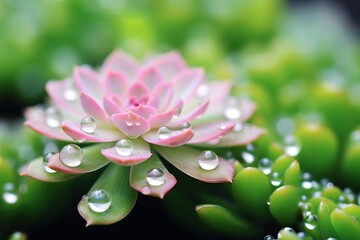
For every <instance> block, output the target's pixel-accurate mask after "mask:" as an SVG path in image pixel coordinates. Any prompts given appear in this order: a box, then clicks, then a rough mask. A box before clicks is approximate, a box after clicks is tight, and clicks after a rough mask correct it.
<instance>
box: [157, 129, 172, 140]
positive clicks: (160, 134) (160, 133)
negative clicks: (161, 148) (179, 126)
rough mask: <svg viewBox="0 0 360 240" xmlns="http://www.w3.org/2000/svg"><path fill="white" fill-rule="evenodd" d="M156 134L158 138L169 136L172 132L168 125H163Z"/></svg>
mask: <svg viewBox="0 0 360 240" xmlns="http://www.w3.org/2000/svg"><path fill="white" fill-rule="evenodd" d="M157 134H158V137H159V138H160V139H167V138H169V137H171V135H172V132H171V130H170V129H169V128H168V127H166V126H163V127H161V128H159V129H158V132H157Z"/></svg>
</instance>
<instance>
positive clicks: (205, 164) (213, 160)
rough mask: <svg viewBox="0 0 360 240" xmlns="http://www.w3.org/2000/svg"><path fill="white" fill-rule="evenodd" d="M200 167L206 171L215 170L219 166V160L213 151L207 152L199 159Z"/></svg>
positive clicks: (202, 153)
mask: <svg viewBox="0 0 360 240" xmlns="http://www.w3.org/2000/svg"><path fill="white" fill-rule="evenodd" d="M198 162H199V166H200V167H201V168H202V169H204V170H213V169H215V168H216V167H217V166H218V163H219V158H218V156H217V155H216V153H214V152H213V151H210V150H206V151H203V152H201V153H200V155H199V157H198Z"/></svg>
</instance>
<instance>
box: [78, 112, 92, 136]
mask: <svg viewBox="0 0 360 240" xmlns="http://www.w3.org/2000/svg"><path fill="white" fill-rule="evenodd" d="M80 128H81V131H83V132H86V133H94V132H95V130H96V120H95V119H94V118H93V117H91V116H86V117H84V118H83V119H82V120H81V122H80Z"/></svg>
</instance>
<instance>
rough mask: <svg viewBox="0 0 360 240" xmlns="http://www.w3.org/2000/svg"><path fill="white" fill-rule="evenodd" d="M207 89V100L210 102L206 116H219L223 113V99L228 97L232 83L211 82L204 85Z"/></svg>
mask: <svg viewBox="0 0 360 240" xmlns="http://www.w3.org/2000/svg"><path fill="white" fill-rule="evenodd" d="M206 84H207V85H208V87H209V94H207V96H206V97H207V98H208V99H209V100H210V105H209V108H208V109H209V110H208V111H207V112H206V115H211V114H214V113H215V114H219V112H222V111H223V108H224V102H225V99H226V98H227V97H228V96H229V92H230V88H231V85H232V83H231V82H230V81H225V80H222V81H213V82H209V83H206Z"/></svg>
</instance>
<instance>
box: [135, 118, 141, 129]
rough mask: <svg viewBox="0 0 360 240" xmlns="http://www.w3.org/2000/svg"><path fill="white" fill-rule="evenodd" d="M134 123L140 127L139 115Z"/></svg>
mask: <svg viewBox="0 0 360 240" xmlns="http://www.w3.org/2000/svg"><path fill="white" fill-rule="evenodd" d="M134 124H135V126H137V127H139V126H140V125H141V121H140V119H139V118H138V117H136V118H135V120H134Z"/></svg>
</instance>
